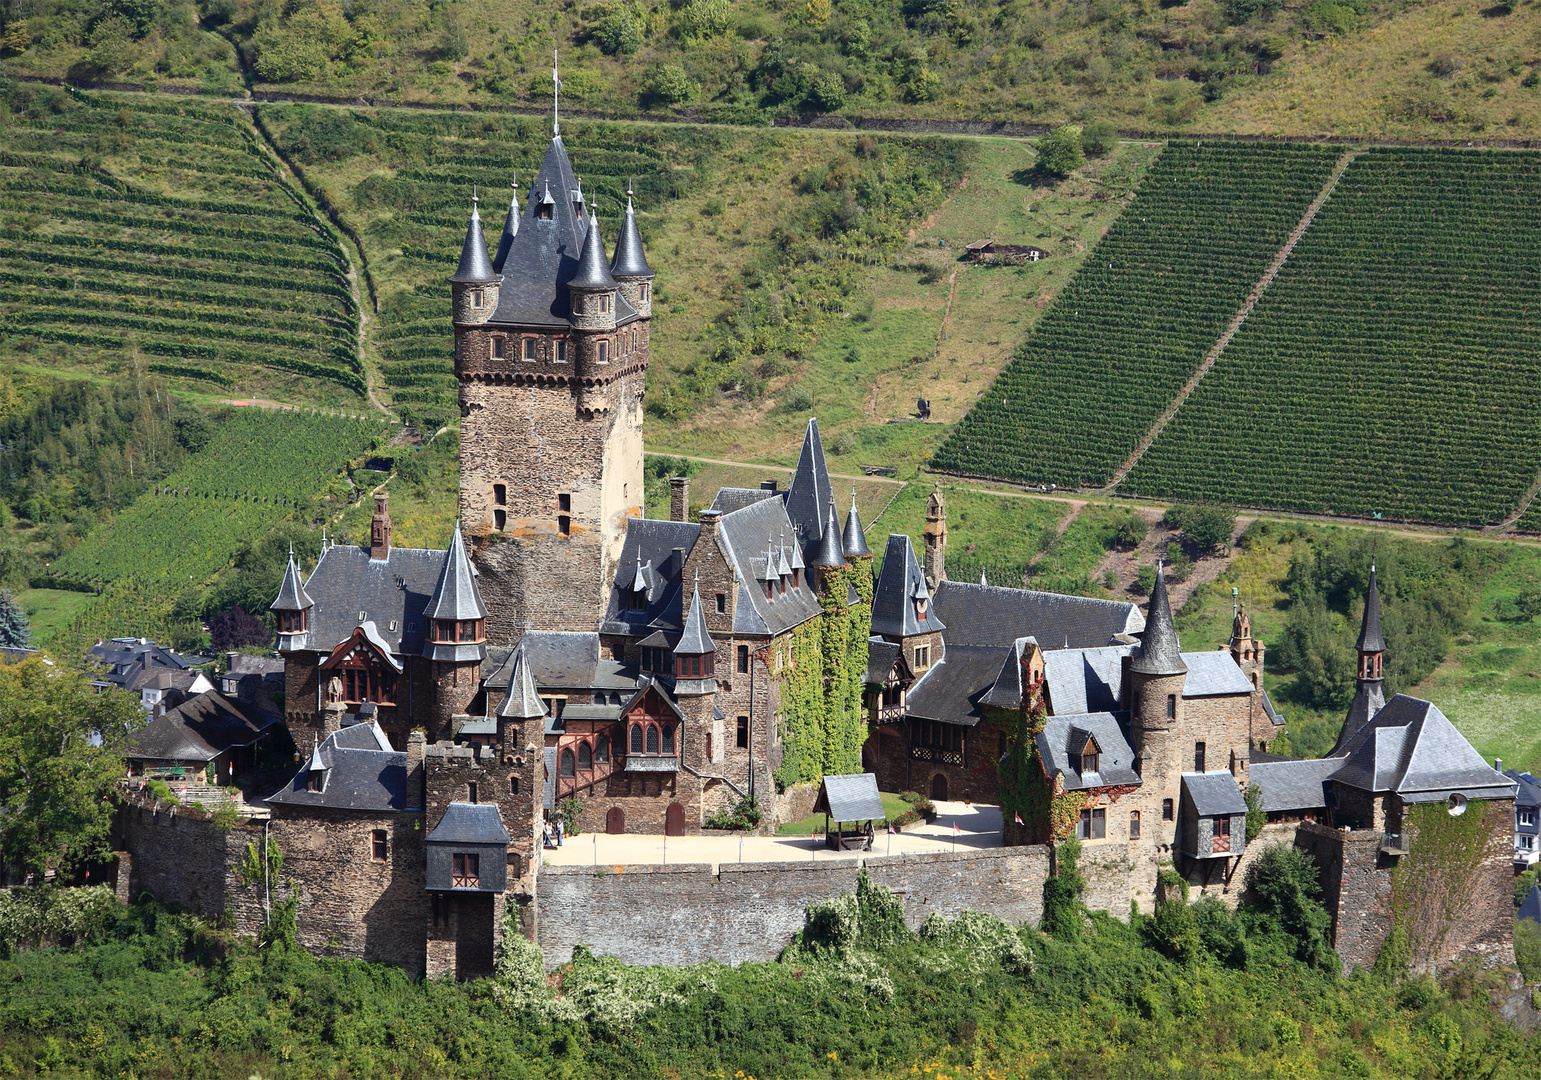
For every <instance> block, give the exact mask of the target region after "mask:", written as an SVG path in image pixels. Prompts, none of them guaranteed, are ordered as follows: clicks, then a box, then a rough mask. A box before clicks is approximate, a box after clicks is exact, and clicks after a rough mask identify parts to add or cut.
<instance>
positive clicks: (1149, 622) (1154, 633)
mask: <svg viewBox="0 0 1541 1080" xmlns="http://www.w3.org/2000/svg"><path fill="white" fill-rule="evenodd" d="M1129 670H1130V671H1137V672H1139V673H1140V674H1141V675H1182V674H1184V673H1185V672H1186V671H1187V670H1188V665H1187V664H1185V663H1183V658H1182V646H1181V645H1179V644H1178V641H1177V627H1175V626H1173V625H1172V605H1171V602H1170V601H1169V600H1167V596H1166V574H1165V573H1164V572H1163V571H1162V569H1161V564H1160V563H1157V564H1156V587H1155V588H1154V589H1152V590H1151V591H1150V609H1149V611H1148V612H1147V613H1146V615H1145V633H1144V634H1143V635H1142V636H1141V638H1140V648H1139V650H1138V651H1137V652H1136V653H1135V654H1134V660H1133V662H1132V663H1131V664H1130V665H1129Z"/></svg>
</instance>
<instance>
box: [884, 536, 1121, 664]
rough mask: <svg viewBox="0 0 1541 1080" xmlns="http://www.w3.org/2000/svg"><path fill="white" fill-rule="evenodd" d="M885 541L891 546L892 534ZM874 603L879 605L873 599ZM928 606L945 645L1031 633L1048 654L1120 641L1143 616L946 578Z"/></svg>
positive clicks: (1005, 641)
mask: <svg viewBox="0 0 1541 1080" xmlns="http://www.w3.org/2000/svg"><path fill="white" fill-rule="evenodd" d="M889 544H890V546H892V544H893V541H892V539H890V541H889ZM883 566H884V569H885V570H886V569H887V567H888V560H887V558H886V556H885V558H884V561H883ZM873 606H874V608H876V606H877V601H876V598H874V600H873ZM932 611H933V612H934V613H935V614H934V615H933V616H932V618H933V619H936V618H940V619H941V621H942V622H944V623H945V624H946V625H947V644H948V647H949V648H950V647H951V646H952V645H954V644H959V645H995V646H997V647H999V648H1003V649H1004V648H1006V647H1008V646H1009V645H1011V643H1012V642H1013V641H1015V640H1016V639H1017V638H1019V637H1026V636H1031V637H1033V638H1036V639H1037V641H1038V643H1039V645H1041V646H1042V647H1043V649H1044V650H1045V655H1049V650H1058V649H1062V648H1069V649H1096V648H1101V647H1102V646H1104V645H1115V644H1119V642H1118V638H1119V637H1120V636H1121V635H1122V636H1130V635H1134V634H1138V633H1139V632H1140V631H1142V630H1144V629H1145V619H1144V617H1143V616H1142V615H1141V614H1140V609H1139V607H1138V605H1135V604H1130V603H1125V602H1123V601H1119V600H1093V599H1091V598H1090V597H1086V596H1064V595H1061V594H1060V593H1048V592H1034V591H1030V590H1028V589H1013V588H1009V587H1007V586H1004V585H980V584H977V583H975V582H971V581H952V580H950V579H949V580H945V581H939V582H937V586H936V595H935V597H934V598H933V599H932ZM927 621H928V622H929V621H930V620H927Z"/></svg>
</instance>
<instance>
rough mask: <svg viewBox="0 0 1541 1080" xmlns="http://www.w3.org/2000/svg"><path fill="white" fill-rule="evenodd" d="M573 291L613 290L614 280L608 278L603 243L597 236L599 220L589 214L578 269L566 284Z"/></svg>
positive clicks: (608, 268)
mask: <svg viewBox="0 0 1541 1080" xmlns="http://www.w3.org/2000/svg"><path fill="white" fill-rule="evenodd" d="M567 285H568V287H569V288H573V289H613V288H615V278H613V277H611V276H610V263H609V261H608V260H607V259H606V258H605V242H604V241H603V240H602V239H600V236H599V218H598V217H597V216H596V215H594V214H593V213H590V214H589V228H588V232H587V234H585V236H584V238H583V254H582V255H580V256H579V258H578V269H576V270H574V271H573V276H572V278H571V279H570V280H569V281H568V282H567Z"/></svg>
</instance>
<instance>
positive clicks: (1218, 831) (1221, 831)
mask: <svg viewBox="0 0 1541 1080" xmlns="http://www.w3.org/2000/svg"><path fill="white" fill-rule="evenodd" d="M1215 835H1216V836H1230V835H1231V819H1230V818H1229V817H1217V818H1215Z"/></svg>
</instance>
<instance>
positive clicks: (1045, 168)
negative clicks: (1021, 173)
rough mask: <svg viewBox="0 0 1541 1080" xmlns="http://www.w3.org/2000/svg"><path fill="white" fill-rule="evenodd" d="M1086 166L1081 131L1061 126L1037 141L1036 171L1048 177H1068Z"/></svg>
mask: <svg viewBox="0 0 1541 1080" xmlns="http://www.w3.org/2000/svg"><path fill="white" fill-rule="evenodd" d="M1085 164H1086V151H1085V149H1083V148H1082V146H1081V129H1080V128H1079V127H1077V126H1076V125H1075V124H1063V125H1061V126H1060V127H1057V128H1055V129H1054V130H1053V131H1051V132H1050V133H1049V134H1047V135H1045V136H1044V137H1043V138H1042V139H1039V140H1038V170H1039V171H1040V172H1043V173H1047V174H1048V175H1050V176H1069V175H1070V174H1071V173H1073V172H1075V171H1076V170H1077V169H1079V168H1080V167H1081V166H1082V165H1085Z"/></svg>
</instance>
